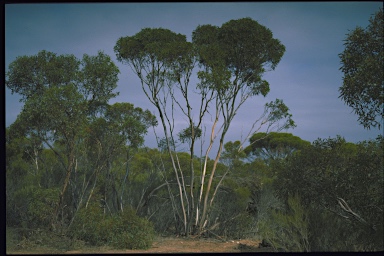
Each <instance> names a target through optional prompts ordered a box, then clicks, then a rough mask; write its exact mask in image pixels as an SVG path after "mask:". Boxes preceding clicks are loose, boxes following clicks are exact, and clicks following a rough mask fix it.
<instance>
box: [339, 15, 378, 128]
mask: <svg viewBox="0 0 384 256" xmlns="http://www.w3.org/2000/svg"><path fill="white" fill-rule="evenodd" d="M383 26H384V16H383V9H382V8H380V10H378V11H377V12H376V13H375V14H374V15H373V16H372V17H371V18H370V20H369V25H368V27H367V28H365V29H364V28H362V27H356V28H355V29H354V30H352V31H351V32H349V33H348V34H347V38H346V39H345V40H344V41H345V43H344V46H345V49H344V51H343V52H342V53H340V54H339V57H340V60H341V64H342V66H341V67H340V70H341V71H342V72H343V73H344V77H343V85H342V86H340V88H339V92H340V96H339V97H340V98H341V99H342V100H343V101H344V102H345V103H346V104H347V105H348V106H349V107H351V108H352V109H353V111H354V112H355V114H357V115H358V119H357V120H358V121H359V123H360V124H362V125H363V126H364V128H367V129H369V128H371V127H378V128H379V129H380V127H381V125H382V123H383V118H384V110H383V109H384V90H383V89H384V73H383V65H384V41H383V39H384V29H383Z"/></svg>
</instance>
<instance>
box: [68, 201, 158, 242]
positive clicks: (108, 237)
mask: <svg viewBox="0 0 384 256" xmlns="http://www.w3.org/2000/svg"><path fill="white" fill-rule="evenodd" d="M70 233H71V234H72V235H73V237H74V239H79V240H83V241H85V242H86V243H88V244H89V245H92V246H102V245H108V246H111V247H113V248H117V249H147V248H149V247H150V246H151V245H152V242H153V239H154V236H155V233H154V228H153V225H152V223H151V222H149V221H148V220H146V219H144V218H140V217H138V216H137V215H136V214H135V212H134V211H133V210H132V209H125V210H124V212H123V213H118V214H115V215H107V214H104V213H103V211H102V209H101V208H100V207H99V206H98V205H97V204H91V205H89V206H88V207H87V208H83V209H81V210H80V211H79V213H78V215H77V216H76V219H75V221H74V223H73V225H72V226H71V229H70Z"/></svg>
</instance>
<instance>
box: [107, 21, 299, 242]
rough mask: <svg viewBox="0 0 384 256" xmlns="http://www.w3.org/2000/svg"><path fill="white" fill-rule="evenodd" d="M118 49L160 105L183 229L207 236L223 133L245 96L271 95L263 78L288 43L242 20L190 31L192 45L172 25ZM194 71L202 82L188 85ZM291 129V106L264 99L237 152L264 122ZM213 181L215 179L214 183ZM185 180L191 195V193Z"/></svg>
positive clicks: (143, 34)
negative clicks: (184, 159) (183, 158)
mask: <svg viewBox="0 0 384 256" xmlns="http://www.w3.org/2000/svg"><path fill="white" fill-rule="evenodd" d="M114 50H115V53H116V55H117V59H118V60H119V61H121V62H123V63H125V64H127V65H128V66H130V67H131V69H132V70H133V71H134V73H135V74H136V75H137V76H138V77H139V78H140V80H141V86H142V89H143V91H144V93H145V95H146V96H147V97H148V99H149V100H150V102H151V103H152V104H153V105H154V106H155V107H156V109H157V110H158V115H159V117H160V121H161V123H162V126H163V132H164V135H165V139H166V145H167V150H168V152H169V155H170V158H171V161H172V163H173V169H174V173H175V179H176V182H177V185H178V191H179V196H178V198H179V199H180V204H179V206H180V208H176V207H175V209H174V211H175V212H176V213H175V214H178V215H179V216H180V218H179V219H180V220H182V225H183V227H184V232H183V234H185V235H189V234H192V233H195V232H197V233H198V234H202V233H203V232H206V231H207V230H209V225H210V224H212V223H209V221H210V220H209V209H210V208H211V207H212V205H213V202H214V198H215V194H216V193H215V191H217V187H218V186H220V184H221V181H222V179H223V178H224V176H225V175H224V176H223V177H222V178H221V180H220V181H219V182H215V183H213V180H214V178H215V171H216V169H217V165H218V162H219V159H220V156H221V152H222V150H223V144H224V140H225V135H226V134H227V132H228V129H229V128H230V124H231V122H232V121H233V119H234V117H235V116H236V114H237V112H238V110H239V108H240V107H241V106H242V105H243V103H244V102H245V101H246V100H247V99H248V98H250V97H252V96H257V95H262V96H264V97H265V96H266V95H267V94H268V92H269V84H268V82H267V81H265V80H263V79H262V75H263V73H264V72H266V71H269V70H273V69H275V67H276V65H277V64H278V63H279V61H280V59H281V57H282V56H283V54H284V51H285V47H284V46H283V45H282V44H281V43H280V41H279V40H277V39H274V38H273V35H272V32H271V31H270V30H269V29H267V28H266V27H264V26H262V25H260V24H259V23H258V22H256V21H254V20H252V19H250V18H244V19H239V20H231V21H229V22H227V23H224V24H223V25H222V26H221V27H216V26H212V25H202V26H198V27H197V28H196V30H195V31H193V35H192V43H190V42H187V41H186V37H185V36H184V35H180V34H177V33H174V32H172V31H170V30H168V29H163V28H154V29H150V28H145V29H142V30H141V31H140V32H139V33H137V34H136V35H133V36H126V37H121V38H120V39H118V41H117V43H116V45H115V48H114ZM196 68H197V69H198V71H197V72H196V74H197V77H198V79H199V82H198V83H196V84H195V86H193V87H191V85H190V82H191V76H192V74H193V72H194V70H195V69H196ZM175 111H180V112H181V113H182V114H183V115H184V116H185V117H186V118H185V119H184V120H186V122H187V125H186V127H187V128H185V129H184V130H182V131H181V132H180V133H179V137H180V141H181V142H188V144H189V151H190V152H189V153H190V157H191V161H190V167H189V169H190V170H189V172H190V175H189V177H188V176H186V175H185V170H183V169H182V168H181V167H180V165H179V164H178V159H177V154H175V153H174V152H175V151H176V147H175V146H174V145H176V143H175V142H176V138H175V135H176V134H175V130H174V129H175V119H174V116H175ZM210 120H213V121H210ZM206 123H211V127H210V128H208V129H206V128H207V125H206ZM294 126H295V124H294V122H293V120H292V119H291V114H290V113H289V109H288V107H287V106H286V105H285V104H284V103H283V101H282V100H280V99H277V100H275V101H272V102H270V103H267V104H266V105H265V107H264V111H263V112H262V114H261V116H260V117H259V118H258V119H257V120H256V121H255V122H254V123H253V124H252V125H251V127H250V131H249V133H248V135H247V136H246V139H245V140H244V141H243V142H242V143H240V144H239V149H238V150H239V151H241V150H243V144H244V143H245V141H246V140H248V139H249V138H250V137H251V136H252V134H254V133H255V132H257V131H259V130H260V129H261V127H264V128H265V129H266V130H267V132H269V131H270V130H276V131H279V130H282V129H288V128H291V127H294ZM184 127H185V126H184ZM203 130H208V131H209V143H208V146H207V148H206V149H205V153H202V156H201V158H202V159H203V164H202V168H201V173H200V176H198V177H195V176H194V171H193V170H194V167H193V161H192V160H193V157H194V147H195V142H196V141H197V140H199V139H200V140H201V145H203V142H204V141H203V140H204V136H201V135H202V131H203ZM186 136H190V138H189V139H187V138H186ZM217 140H218V149H217V152H216V156H215V158H214V161H213V166H212V167H211V168H210V169H209V170H208V169H207V166H208V165H207V163H208V161H209V154H210V152H211V150H212V149H213V148H214V147H213V145H214V142H215V141H217ZM201 147H202V146H201ZM202 152H203V151H202ZM206 177H208V180H206ZM187 178H189V182H188V180H186V179H187ZM196 181H197V182H196ZM196 183H197V186H195V184H196ZM213 184H217V185H216V188H214V187H213ZM188 185H189V193H187V192H186V191H187V187H188ZM179 211H180V213H179Z"/></svg>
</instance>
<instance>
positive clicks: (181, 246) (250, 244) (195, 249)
mask: <svg viewBox="0 0 384 256" xmlns="http://www.w3.org/2000/svg"><path fill="white" fill-rule="evenodd" d="M258 246H259V241H252V240H229V241H225V242H224V241H220V240H216V239H193V238H163V237H160V238H157V239H156V240H155V241H154V243H153V245H152V247H151V248H149V249H148V250H107V251H104V252H103V253H124V254H126V253H178V252H181V253H200V252H201V253H203V252H214V253H220V252H266V251H271V248H258ZM73 253H75V254H78V253H87V252H85V251H67V252H66V254H73Z"/></svg>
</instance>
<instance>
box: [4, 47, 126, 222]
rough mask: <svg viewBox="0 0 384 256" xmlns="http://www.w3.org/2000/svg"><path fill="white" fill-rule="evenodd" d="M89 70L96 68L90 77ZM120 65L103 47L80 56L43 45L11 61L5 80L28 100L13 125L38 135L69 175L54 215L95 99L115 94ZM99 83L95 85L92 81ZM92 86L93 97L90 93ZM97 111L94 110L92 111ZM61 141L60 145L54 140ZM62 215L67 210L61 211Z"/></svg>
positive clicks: (103, 100) (25, 133) (18, 130)
mask: <svg viewBox="0 0 384 256" xmlns="http://www.w3.org/2000/svg"><path fill="white" fill-rule="evenodd" d="M89 70H97V71H98V72H95V73H94V74H93V78H94V80H96V81H99V82H98V84H94V83H95V81H93V80H90V79H89V78H90V73H89ZM118 72H119V71H118V69H117V67H116V66H115V65H114V64H113V62H112V61H111V60H110V58H109V57H108V56H107V55H105V54H103V53H102V52H99V53H98V55H97V56H88V55H84V58H83V61H82V62H81V61H79V60H77V59H76V58H75V56H73V55H59V56H57V55H56V54H54V53H51V52H47V51H41V52H39V53H38V54H37V55H35V56H22V57H18V58H17V59H16V60H15V61H14V62H12V63H11V64H10V66H9V71H8V72H7V74H6V75H7V80H6V86H7V87H8V88H10V89H11V91H12V93H15V92H16V93H19V94H21V96H22V99H21V101H24V102H25V104H24V106H23V109H22V111H21V113H20V114H19V116H18V117H17V120H16V121H15V123H13V124H12V127H11V130H13V131H14V132H16V133H18V134H20V135H21V137H24V136H28V137H36V138H39V139H40V140H41V141H42V142H43V143H44V145H46V146H48V147H49V148H50V149H51V150H52V151H54V152H55V154H56V155H57V156H58V157H59V160H60V162H61V164H62V167H63V169H64V170H65V173H66V174H65V178H64V180H63V186H62V188H61V192H60V195H59V200H58V203H57V206H56V210H55V212H54V216H53V222H52V223H55V222H56V221H57V218H58V216H59V213H60V209H61V207H62V206H63V200H64V196H65V193H66V191H67V187H68V185H69V184H70V179H71V174H72V171H73V170H74V168H75V162H76V156H75V153H76V143H77V141H78V140H79V139H80V137H79V136H80V135H81V134H80V131H81V130H82V129H83V128H84V127H85V126H86V124H87V122H88V120H87V114H88V113H89V110H90V109H91V108H92V104H93V103H94V102H98V105H99V108H98V111H102V109H101V108H100V107H102V106H103V105H106V104H107V101H108V100H109V99H110V98H112V97H114V96H116V94H114V93H112V90H113V89H115V88H116V86H117V84H116V83H117V80H118V78H117V75H118ZM92 84H94V85H95V86H94V87H92V86H91V85H92ZM90 91H92V99H91V100H89V99H87V94H89V92H90ZM93 112H94V113H95V111H93ZM59 141H60V143H61V144H62V145H63V147H62V149H63V150H62V151H61V152H59V151H57V150H55V149H54V146H53V143H54V142H59ZM61 218H62V219H63V218H64V216H61Z"/></svg>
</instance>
